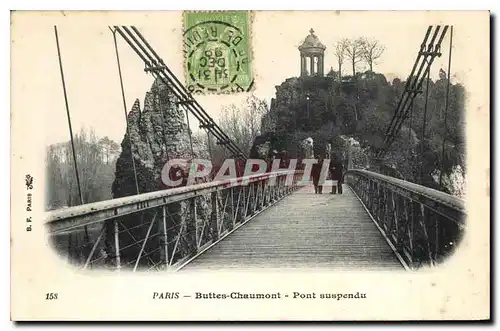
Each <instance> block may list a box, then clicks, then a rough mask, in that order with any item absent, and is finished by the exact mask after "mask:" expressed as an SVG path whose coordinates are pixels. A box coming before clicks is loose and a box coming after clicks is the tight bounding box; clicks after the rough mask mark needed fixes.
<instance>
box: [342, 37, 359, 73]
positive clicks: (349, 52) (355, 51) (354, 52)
mask: <svg viewBox="0 0 500 331" xmlns="http://www.w3.org/2000/svg"><path fill="white" fill-rule="evenodd" d="M363 45H364V39H363V38H356V39H354V40H349V42H348V44H347V47H346V49H345V53H346V56H347V58H348V59H349V62H350V63H351V65H352V76H353V77H354V76H356V65H357V64H358V63H359V62H361V61H363V47H364V46H363Z"/></svg>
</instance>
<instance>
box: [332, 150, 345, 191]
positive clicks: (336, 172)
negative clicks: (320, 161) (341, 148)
mask: <svg viewBox="0 0 500 331" xmlns="http://www.w3.org/2000/svg"><path fill="white" fill-rule="evenodd" d="M329 170H330V179H331V180H332V181H336V182H337V183H336V184H335V183H333V185H332V192H330V193H331V194H337V191H338V194H342V192H343V190H342V183H343V180H344V179H343V174H344V166H343V164H342V161H341V160H340V158H338V157H336V156H335V155H334V156H333V157H332V159H331V161H330V169H329Z"/></svg>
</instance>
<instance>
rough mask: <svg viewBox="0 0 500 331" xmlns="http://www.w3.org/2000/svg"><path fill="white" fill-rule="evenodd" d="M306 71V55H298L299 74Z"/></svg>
mask: <svg viewBox="0 0 500 331" xmlns="http://www.w3.org/2000/svg"><path fill="white" fill-rule="evenodd" d="M305 72H306V57H305V56H304V55H300V75H301V76H302V75H304V73H305Z"/></svg>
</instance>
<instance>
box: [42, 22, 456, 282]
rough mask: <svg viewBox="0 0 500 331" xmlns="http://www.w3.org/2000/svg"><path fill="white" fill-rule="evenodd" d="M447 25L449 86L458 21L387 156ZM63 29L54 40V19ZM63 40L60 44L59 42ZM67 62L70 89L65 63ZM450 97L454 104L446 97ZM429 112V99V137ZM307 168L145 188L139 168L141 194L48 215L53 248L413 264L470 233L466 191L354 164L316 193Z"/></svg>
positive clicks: (430, 35) (142, 44) (193, 266)
mask: <svg viewBox="0 0 500 331" xmlns="http://www.w3.org/2000/svg"><path fill="white" fill-rule="evenodd" d="M110 29H111V31H112V34H113V38H114V42H115V46H116V38H117V36H121V37H122V38H123V40H124V41H125V42H126V43H127V44H128V45H129V46H130V47H131V48H132V50H133V51H134V52H135V53H136V54H137V55H138V56H139V57H140V58H141V60H142V61H143V62H144V64H145V71H146V72H147V73H150V74H152V75H153V77H155V78H156V79H160V80H162V81H163V82H164V83H165V85H166V86H167V87H168V88H169V89H170V91H171V92H172V93H173V94H174V95H175V96H176V97H177V98H178V100H179V104H180V105H181V106H182V107H184V109H185V110H186V114H187V113H188V112H189V113H190V114H192V115H193V116H195V117H196V119H197V120H198V121H199V122H200V127H201V128H203V129H204V130H206V132H207V134H208V135H209V137H213V138H214V139H216V141H217V143H218V144H220V145H222V146H224V147H225V148H226V149H227V150H228V151H229V152H230V154H231V155H232V157H235V158H240V159H243V160H246V158H247V156H246V155H245V153H244V152H243V151H242V150H241V148H240V147H238V146H237V145H236V144H235V143H234V142H233V141H232V140H231V139H230V137H229V136H228V135H227V134H226V133H225V132H224V131H223V130H222V129H221V128H220V127H219V126H218V125H217V124H216V123H215V122H214V120H213V119H212V118H211V117H210V116H209V115H208V113H207V112H206V111H205V110H204V109H203V108H202V106H201V105H200V104H199V103H198V102H197V101H196V100H195V98H194V97H193V96H192V95H191V93H190V92H189V91H187V90H186V89H185V88H184V86H183V85H182V84H181V82H180V81H179V79H178V78H177V77H176V76H175V75H174V74H173V73H172V71H171V70H170V69H169V68H168V66H167V65H166V64H165V62H164V61H163V60H162V59H161V58H160V57H159V56H158V54H157V53H156V52H155V51H154V49H153V48H152V46H151V45H150V44H149V43H148V42H147V41H146V38H145V37H144V36H143V35H142V34H141V33H140V32H139V30H138V29H137V28H135V27H120V26H115V27H113V28H110ZM448 32H450V54H449V62H448V63H449V67H448V85H449V72H450V70H449V69H450V65H451V43H452V35H453V27H449V26H439V25H438V26H429V27H428V29H427V31H426V34H425V37H424V39H423V41H422V43H421V45H420V49H419V50H418V53H417V59H416V60H415V64H414V66H413V68H412V71H411V74H410V76H409V78H408V79H407V81H406V86H405V89H404V93H403V95H402V96H401V99H400V101H399V103H398V105H397V107H396V109H395V112H394V116H393V118H392V120H391V122H390V123H389V124H388V128H387V130H386V132H385V141H384V147H383V148H381V149H380V150H378V151H377V160H378V161H379V162H380V160H382V161H383V158H384V155H385V153H386V151H387V150H388V149H389V147H390V146H391V144H392V143H393V142H394V140H395V139H396V138H397V136H398V135H399V134H400V129H401V126H402V124H403V122H405V121H410V123H411V119H412V109H413V103H414V99H415V97H416V96H417V95H418V94H419V93H423V92H424V91H423V90H422V87H423V84H424V82H425V81H426V80H427V82H428V81H429V72H430V68H431V66H432V63H433V61H434V59H435V58H436V57H439V56H441V55H442V54H441V43H442V41H443V39H444V36H445V35H446V34H447V33H448ZM55 35H56V40H57V29H56V28H55ZM57 46H58V50H59V42H57ZM115 49H116V59H117V63H118V69H119V74H120V85H121V88H122V96H123V106H124V110H125V115H126V114H127V105H126V102H125V97H124V93H123V80H122V77H121V68H120V59H119V53H118V49H117V48H115ZM59 59H60V57H59ZM60 65H61V78H62V82H63V87H64V74H63V70H62V63H61V61H60ZM427 89H428V84H427ZM64 92H65V93H66V91H65V87H64ZM427 93H428V91H425V94H426V95H427ZM447 93H448V91H447ZM65 101H66V109H67V114H68V123H69V127H70V134H71V135H72V133H71V120H70V116H69V109H68V102H67V99H65ZM445 103H446V106H445V108H446V107H447V104H448V96H447V98H446V101H445ZM426 105H427V102H426ZM426 112H427V109H426V108H425V112H424V125H423V128H424V129H423V130H424V132H423V135H424V136H425V120H426V115H425V114H426ZM445 114H446V113H445ZM445 118H446V117H445ZM445 123H446V119H445ZM410 125H411V124H410ZM445 125H446V124H445ZM443 146H444V142H443ZM191 148H192V147H191ZM73 157H74V161H75V162H74V163H75V166H76V157H75V156H74V155H73ZM133 167H134V172H135V165H133ZM75 171H76V172H77V174H78V169H75ZM303 175H304V172H303V171H302V170H293V169H292V170H289V169H284V170H279V171H272V172H267V173H264V174H258V175H251V176H248V177H245V178H244V179H245V180H241V178H240V180H239V181H237V182H232V181H229V180H223V181H212V182H208V183H202V184H194V185H188V186H183V187H177V188H172V189H168V190H162V191H156V192H149V193H140V192H139V189H138V186H137V175H135V176H136V187H137V194H136V195H133V196H128V197H123V198H118V199H112V200H108V201H100V202H96V203H87V204H86V203H84V201H83V200H81V204H80V205H79V206H74V207H69V208H65V209H62V210H56V211H51V212H47V215H46V223H45V224H46V227H47V233H48V236H49V239H50V242H51V243H52V245H53V246H54V247H55V249H56V250H57V251H58V252H59V253H60V254H61V255H63V256H66V258H68V259H69V260H70V262H71V263H72V264H74V265H76V266H77V267H79V268H82V269H88V268H108V269H115V270H121V269H123V270H128V269H130V270H133V271H149V272H151V271H182V272H184V271H186V272H188V271H196V270H207V269H211V270H214V269H215V270H218V269H221V270H223V269H228V268H229V269H231V268H234V269H255V268H269V269H283V268H301V269H302V268H314V269H327V270H333V269H342V270H344V269H356V270H360V269H363V270H364V269H391V270H392V269H401V270H405V269H406V270H413V269H418V268H420V267H422V266H434V265H436V264H439V263H440V262H442V261H443V260H444V259H445V258H446V257H447V256H449V255H450V254H451V253H452V252H453V251H454V249H455V247H456V246H457V245H458V244H459V241H460V238H461V237H462V235H463V232H464V231H465V218H466V210H465V204H464V201H463V200H462V199H460V198H458V197H455V196H452V195H449V194H446V193H444V192H441V191H438V190H435V189H431V188H428V187H424V186H422V185H418V184H415V183H411V182H408V181H405V180H401V179H397V178H393V177H390V176H387V175H384V174H381V173H377V172H373V171H368V170H362V169H348V170H347V171H346V172H345V174H344V179H345V180H344V187H345V189H344V194H342V195H334V194H333V195H330V194H323V195H315V194H312V188H311V186H310V185H303V183H304V181H305V180H308V178H303ZM77 180H78V176H77ZM80 197H81V192H80Z"/></svg>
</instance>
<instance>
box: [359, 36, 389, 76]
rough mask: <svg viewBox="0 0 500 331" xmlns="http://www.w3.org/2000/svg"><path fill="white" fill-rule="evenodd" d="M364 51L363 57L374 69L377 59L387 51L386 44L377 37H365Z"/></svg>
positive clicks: (371, 68) (371, 69)
mask: <svg viewBox="0 0 500 331" xmlns="http://www.w3.org/2000/svg"><path fill="white" fill-rule="evenodd" d="M362 47H363V51H362V53H363V54H362V57H363V60H365V61H366V63H367V64H368V66H369V67H370V71H373V65H374V64H375V61H376V60H377V59H378V58H380V57H381V56H382V54H383V53H384V51H385V46H384V45H382V44H381V43H380V42H379V41H378V40H376V39H368V38H363V43H362Z"/></svg>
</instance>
